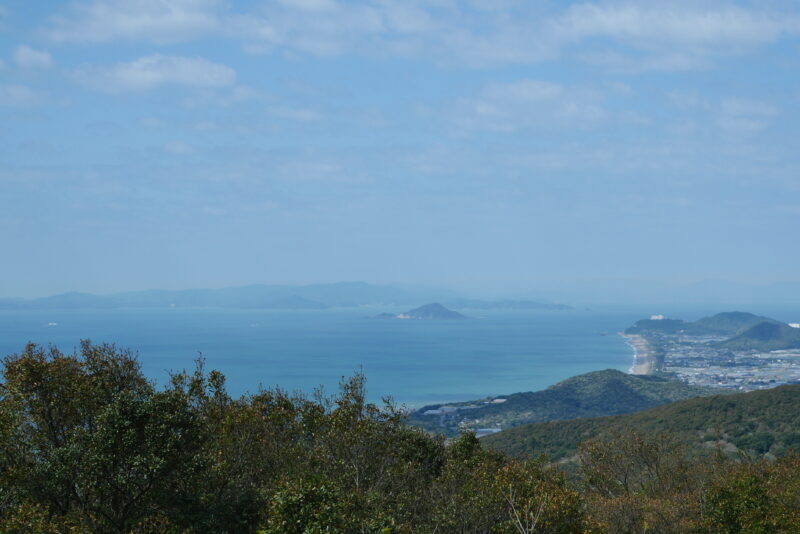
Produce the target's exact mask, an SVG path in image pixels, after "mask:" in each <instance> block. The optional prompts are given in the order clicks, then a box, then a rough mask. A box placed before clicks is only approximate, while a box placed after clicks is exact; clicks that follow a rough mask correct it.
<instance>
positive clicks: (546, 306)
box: [445, 298, 574, 311]
mask: <svg viewBox="0 0 800 534" xmlns="http://www.w3.org/2000/svg"><path fill="white" fill-rule="evenodd" d="M445 305H446V306H447V307H448V308H455V309H457V310H459V309H470V310H549V311H553V310H572V309H574V308H573V307H572V306H567V305H566V304H556V303H553V302H544V301H539V300H513V299H501V300H479V299H463V298H459V299H451V300H447V301H445Z"/></svg>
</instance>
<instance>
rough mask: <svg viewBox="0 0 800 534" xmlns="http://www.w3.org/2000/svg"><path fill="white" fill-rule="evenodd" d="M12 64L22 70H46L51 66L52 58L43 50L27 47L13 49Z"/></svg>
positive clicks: (21, 46)
mask: <svg viewBox="0 0 800 534" xmlns="http://www.w3.org/2000/svg"><path fill="white" fill-rule="evenodd" d="M13 59H14V63H16V64H17V66H18V67H21V68H23V69H48V68H50V67H52V66H53V58H52V57H51V56H50V54H49V53H47V52H45V51H43V50H35V49H33V48H31V47H30V46H28V45H20V46H18V47H17V48H15V49H14V54H13Z"/></svg>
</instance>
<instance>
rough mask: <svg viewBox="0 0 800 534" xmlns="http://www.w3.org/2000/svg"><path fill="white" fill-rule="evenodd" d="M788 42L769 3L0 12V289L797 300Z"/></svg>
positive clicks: (792, 40)
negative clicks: (583, 291) (268, 288)
mask: <svg viewBox="0 0 800 534" xmlns="http://www.w3.org/2000/svg"><path fill="white" fill-rule="evenodd" d="M799 38H800V8H798V7H797V4H796V3H794V2H788V1H787V2H783V1H769V0H767V1H760V2H703V1H691V2H667V1H664V2H626V1H609V2H605V1H597V2H574V3H572V2H546V1H542V2H533V1H516V0H492V1H490V0H471V1H469V0H464V1H456V0H429V1H420V0H370V1H355V0H354V1H347V2H346V1H343V0H272V1H257V0H252V1H242V2H237V1H224V0H77V1H72V2H30V1H27V0H11V1H9V0H0V125H1V126H0V251H1V253H2V258H3V260H2V264H0V265H2V267H0V296H38V295H45V294H52V293H57V292H61V291H67V290H78V291H90V292H98V293H104V292H112V291H118V290H129V289H144V288H190V287H220V286H228V285H239V284H248V283H310V282H326V281H338V280H364V281H368V282H377V283H387V282H398V283H425V284H436V285H442V286H448V287H453V288H464V289H472V290H475V291H506V292H510V291H517V292H526V293H531V294H534V293H537V292H543V291H544V290H552V289H553V288H558V287H565V288H566V287H579V286H580V285H581V284H596V283H607V284H609V287H611V286H615V285H616V286H619V285H624V284H627V283H629V282H630V283H631V284H657V285H658V284H660V285H662V286H664V287H667V286H669V285H670V284H691V283H694V282H697V281H701V280H708V279H724V280H734V281H741V282H748V281H759V282H761V281H765V282H777V281H790V282H791V281H795V282H796V281H798V275H797V273H798V268H797V266H798V264H800V247H798V246H797V243H798V231H799V228H800V225H798V221H800V174H799V173H798V171H800V165H798V163H800V150H799V149H798V139H800V135H798V134H800V131H798V130H799V128H798V118H800V113H798V111H800V39H799ZM616 286H615V287H616Z"/></svg>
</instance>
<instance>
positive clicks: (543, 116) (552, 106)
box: [454, 80, 608, 132]
mask: <svg viewBox="0 0 800 534" xmlns="http://www.w3.org/2000/svg"><path fill="white" fill-rule="evenodd" d="M454 113H455V117H454V122H455V124H456V126H457V127H458V128H460V129H466V130H491V131H499V132H516V131H519V130H523V129H527V128H532V127H551V128H558V127H575V126H582V125H588V124H592V123H596V122H597V121H599V120H602V119H605V118H606V117H607V115H608V113H607V112H606V110H605V109H604V108H603V107H602V101H601V94H600V93H599V92H597V91H591V90H587V89H582V88H576V87H566V86H564V85H560V84H555V83H551V82H546V81H541V80H519V81H515V82H511V83H492V84H489V85H487V86H486V87H484V88H483V89H482V90H481V92H480V93H479V94H478V95H477V96H475V97H472V98H462V99H460V100H459V102H458V103H457V105H456V108H455V112H454Z"/></svg>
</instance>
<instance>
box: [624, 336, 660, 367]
mask: <svg viewBox="0 0 800 534" xmlns="http://www.w3.org/2000/svg"><path fill="white" fill-rule="evenodd" d="M620 335H621V336H622V337H624V338H625V341H626V342H627V343H628V345H630V347H631V348H632V349H633V364H632V365H631V368H630V370H629V371H628V372H629V373H630V374H632V375H649V374H653V373H655V372H656V366H657V363H658V359H657V358H656V354H655V351H653V348H652V347H651V346H650V343H648V342H647V340H646V339H645V338H644V337H642V336H640V335H636V334H623V333H620Z"/></svg>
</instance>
